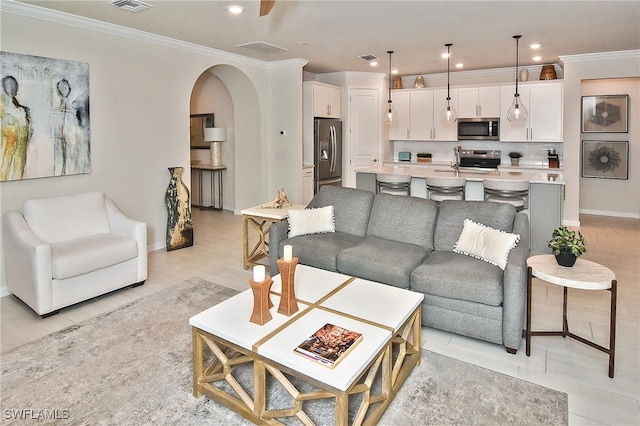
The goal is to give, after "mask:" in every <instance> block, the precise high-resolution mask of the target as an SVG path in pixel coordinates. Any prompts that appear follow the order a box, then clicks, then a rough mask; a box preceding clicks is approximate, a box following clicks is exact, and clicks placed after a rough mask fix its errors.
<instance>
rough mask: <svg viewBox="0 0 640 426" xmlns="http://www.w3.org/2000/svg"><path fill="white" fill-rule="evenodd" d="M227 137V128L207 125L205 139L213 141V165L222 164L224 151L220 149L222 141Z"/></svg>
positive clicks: (211, 149) (211, 148)
mask: <svg viewBox="0 0 640 426" xmlns="http://www.w3.org/2000/svg"><path fill="white" fill-rule="evenodd" d="M226 139H227V129H225V128H224V127H205V128H204V141H205V142H211V146H210V148H209V149H210V152H211V165H212V166H213V167H217V166H222V152H221V150H220V142H224V141H225V140H226Z"/></svg>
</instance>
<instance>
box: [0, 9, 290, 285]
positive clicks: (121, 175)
mask: <svg viewBox="0 0 640 426" xmlns="http://www.w3.org/2000/svg"><path fill="white" fill-rule="evenodd" d="M0 5H1V8H2V9H1V11H2V13H1V15H0V19H1V21H0V24H1V33H0V36H1V38H0V40H1V43H2V44H1V46H0V48H1V49H2V50H3V51H8V52H15V53H22V54H29V55H36V56H44V57H50V58H60V59H65V60H72V61H82V62H87V63H89V68H90V108H91V159H92V166H91V167H92V169H91V173H90V174H85V175H77V176H67V177H55V178H43V179H30V180H23V181H12V182H2V183H0V200H1V213H4V212H5V211H7V210H12V209H20V208H21V206H22V204H23V202H24V201H25V200H26V199H29V198H36V197H44V196H51V195H59V194H68V193H76V192H82V191H103V192H105V193H106V194H108V195H109V196H110V197H112V198H113V199H114V200H115V202H116V203H117V204H118V205H119V206H120V208H121V209H122V210H123V211H124V212H125V213H126V214H127V215H129V216H131V217H133V218H135V219H138V220H142V221H144V222H146V223H147V225H148V246H149V249H158V248H163V247H164V246H165V232H166V229H165V228H166V207H165V205H164V194H165V191H166V188H167V185H168V182H169V172H168V170H167V168H168V167H172V166H182V167H185V169H187V170H188V168H189V144H188V140H189V114H190V97H191V93H192V89H193V87H194V85H195V83H196V81H197V79H198V77H199V76H200V75H201V74H202V73H203V72H205V71H206V70H208V69H210V68H211V67H213V66H216V68H215V71H216V75H217V76H218V78H220V80H221V81H222V82H223V83H224V85H225V86H226V87H227V89H228V91H229V93H230V94H231V96H232V98H233V117H234V118H233V119H234V123H233V128H234V129H235V144H236V150H237V151H238V152H239V153H241V155H236V159H237V161H236V164H235V183H236V188H235V207H236V210H238V209H242V208H246V207H249V206H252V205H255V204H259V203H261V202H264V201H265V200H267V199H270V198H273V195H271V194H270V193H271V192H272V191H270V190H269V189H270V188H269V187H268V186H267V185H266V184H262V182H266V180H267V177H269V179H270V187H271V188H276V187H279V186H281V185H284V183H285V182H288V181H289V180H290V177H289V175H288V174H287V173H288V172H285V171H286V170H288V169H291V168H293V166H294V165H295V167H296V168H298V169H299V162H298V161H296V160H295V156H291V157H286V158H282V159H280V160H279V162H278V164H277V168H276V169H274V171H273V172H271V173H269V172H268V169H269V167H270V164H269V162H270V161H271V158H270V157H269V156H266V155H263V153H264V152H266V151H267V150H268V149H269V145H270V144H271V143H272V140H271V139H270V138H268V137H265V136H263V135H265V133H266V130H267V128H269V123H268V122H269V120H272V119H273V118H272V117H273V116H274V115H275V113H274V111H277V113H278V114H280V115H283V116H286V117H290V118H288V119H287V120H289V121H290V122H291V123H293V124H291V127H292V128H294V129H295V123H296V120H297V117H296V115H297V114H300V110H301V108H300V105H301V102H302V85H301V84H298V81H296V77H297V79H298V80H300V81H301V78H302V77H301V74H302V71H301V68H302V66H301V65H300V64H299V63H298V64H296V65H295V66H292V65H289V64H286V65H285V69H286V73H285V74H286V77H287V79H288V83H286V84H285V81H281V82H279V83H278V85H277V95H278V97H279V99H284V100H286V103H283V102H281V101H278V102H276V103H275V104H274V105H272V103H271V102H272V99H271V96H272V93H274V91H273V90H272V89H270V87H269V84H270V81H272V80H276V79H277V75H278V70H277V68H278V65H277V64H269V63H265V62H262V61H256V60H251V59H248V58H244V57H241V56H237V55H231V54H228V53H225V52H220V51H216V50H213V49H207V48H202V47H200V46H195V45H189V44H186V43H182V42H178V41H175V40H170V39H165V38H161V37H157V36H152V35H149V34H146V33H140V32H136V31H131V30H127V29H121V28H119V27H113V26H109V25H107V24H99V23H98V24H96V23H93V22H91V21H86V20H82V19H80V18H76V17H73V16H69V15H64V14H57V13H53V12H50V11H45V10H42V9H40V8H37V7H32V6H29V5H25V4H21V3H6V2H3V3H1V4H0ZM89 28H91V29H89ZM93 28H96V30H94V29H93ZM274 69H275V71H274ZM295 70H297V73H298V75H297V76H296V75H295ZM297 123H298V126H301V119H299V120H297ZM285 124H286V125H287V126H288V125H289V122H287V123H285ZM293 134H294V135H295V134H296V132H295V130H294V132H293ZM181 141H184V142H181ZM280 171H283V173H282V175H281V174H280ZM183 179H184V181H185V183H186V184H187V185H189V184H190V176H189V173H185V174H183ZM195 232H196V234H197V229H196V230H195ZM3 250H4V249H3ZM2 257H4V256H2ZM2 269H3V271H4V268H2ZM5 282H6V281H5V277H4V273H2V288H3V289H5V288H6V285H5Z"/></svg>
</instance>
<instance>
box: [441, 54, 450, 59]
mask: <svg viewBox="0 0 640 426" xmlns="http://www.w3.org/2000/svg"><path fill="white" fill-rule="evenodd" d="M440 56H441V57H442V59H447V58H448V57H449V54H448V53H443V54H442V55H440Z"/></svg>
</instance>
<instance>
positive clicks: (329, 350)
mask: <svg viewBox="0 0 640 426" xmlns="http://www.w3.org/2000/svg"><path fill="white" fill-rule="evenodd" d="M361 340H362V334H361V333H358V332H357V331H352V330H348V329H346V328H344V327H339V326H337V325H333V324H329V323H327V324H325V325H323V326H322V327H321V328H320V329H319V330H318V331H316V332H315V333H313V334H312V335H311V336H309V337H307V338H306V339H305V341H304V342H302V343H300V344H299V345H298V346H297V347H296V348H295V349H294V352H296V353H297V354H299V355H302V356H304V357H306V358H309V359H311V360H313V361H316V362H318V363H320V364H322V365H324V366H326V367H330V368H333V367H335V366H336V364H338V362H340V361H341V360H342V359H344V357H345V356H346V354H347V353H348V352H350V351H351V350H352V349H353V348H354V347H355V346H356V345H357V344H358V343H359V342H360V341H361Z"/></svg>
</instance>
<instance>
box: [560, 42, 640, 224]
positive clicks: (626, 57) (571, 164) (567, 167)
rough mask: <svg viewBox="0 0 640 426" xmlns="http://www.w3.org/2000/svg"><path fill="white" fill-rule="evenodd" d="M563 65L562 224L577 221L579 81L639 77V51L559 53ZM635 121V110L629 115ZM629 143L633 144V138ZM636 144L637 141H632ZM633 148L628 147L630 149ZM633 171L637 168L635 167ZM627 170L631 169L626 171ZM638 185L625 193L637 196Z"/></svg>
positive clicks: (579, 179) (579, 191) (578, 202)
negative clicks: (585, 53) (563, 182)
mask: <svg viewBox="0 0 640 426" xmlns="http://www.w3.org/2000/svg"><path fill="white" fill-rule="evenodd" d="M560 59H561V61H562V62H563V64H564V97H563V103H564V147H563V153H564V161H563V162H564V180H565V202H564V212H563V219H564V222H565V224H568V225H576V226H577V225H579V224H580V195H581V190H580V183H581V178H580V176H581V171H580V147H581V143H580V110H581V97H582V83H583V81H585V80H598V79H609V78H626V77H640V51H638V50H634V51H625V52H610V53H602V54H593V55H572V56H562V57H561V58H560ZM629 120H630V121H631V120H635V121H636V122H637V120H638V112H637V111H636V112H635V114H634V115H631V116H630V117H629ZM630 142H631V144H630V145H631V146H633V145H634V142H633V141H630ZM635 146H636V147H637V146H638V140H637V138H636V140H635ZM631 149H633V148H632V147H630V150H631ZM636 164H637V163H636ZM636 170H637V168H636ZM630 173H631V172H630ZM639 191H640V189H638V185H636V186H635V188H632V189H631V191H630V193H629V194H628V195H627V196H630V197H638V192H639Z"/></svg>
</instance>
